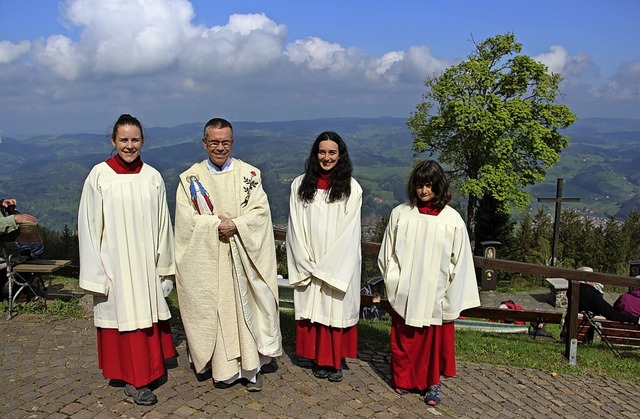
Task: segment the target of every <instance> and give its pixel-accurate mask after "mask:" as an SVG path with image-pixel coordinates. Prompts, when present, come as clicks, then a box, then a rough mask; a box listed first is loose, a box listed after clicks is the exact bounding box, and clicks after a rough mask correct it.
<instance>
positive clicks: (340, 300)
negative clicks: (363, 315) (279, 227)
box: [286, 175, 362, 328]
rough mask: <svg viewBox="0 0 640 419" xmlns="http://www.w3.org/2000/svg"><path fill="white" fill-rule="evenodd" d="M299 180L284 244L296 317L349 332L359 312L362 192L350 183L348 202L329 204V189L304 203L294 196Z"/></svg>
mask: <svg viewBox="0 0 640 419" xmlns="http://www.w3.org/2000/svg"><path fill="white" fill-rule="evenodd" d="M302 178H303V175H302V176H299V177H297V178H296V179H294V181H293V182H292V184H291V197H290V200H289V209H290V213H289V226H288V229H287V239H286V246H287V266H288V271H289V283H290V284H291V285H293V286H294V294H293V297H294V305H295V318H296V320H301V319H308V320H310V321H312V322H314V323H320V324H323V325H325V326H332V327H340V328H346V327H350V326H353V325H355V324H356V323H357V322H358V317H359V311H360V270H361V261H362V257H361V245H360V242H361V232H360V230H361V227H360V211H361V207H362V188H361V187H360V185H359V184H358V182H356V180H355V179H353V178H352V179H351V195H350V196H349V198H347V199H346V200H341V201H337V202H333V203H328V202H327V196H328V192H329V190H323V189H318V190H317V192H316V195H315V197H314V200H313V202H310V203H304V202H302V201H300V200H299V199H298V196H297V192H298V188H299V187H300V182H301V181H302Z"/></svg>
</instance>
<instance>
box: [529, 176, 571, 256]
mask: <svg viewBox="0 0 640 419" xmlns="http://www.w3.org/2000/svg"><path fill="white" fill-rule="evenodd" d="M538 202H555V203H556V214H555V217H554V219H553V243H552V244H551V266H556V265H557V263H558V253H557V252H558V236H559V235H560V214H561V210H562V203H563V202H580V198H563V197H562V178H558V184H557V187H556V197H555V198H538Z"/></svg>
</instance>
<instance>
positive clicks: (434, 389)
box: [424, 384, 442, 406]
mask: <svg viewBox="0 0 640 419" xmlns="http://www.w3.org/2000/svg"><path fill="white" fill-rule="evenodd" d="M441 401H442V389H441V388H440V384H436V385H433V386H430V387H429V388H428V389H427V393H426V394H425V395H424V402H425V403H426V404H428V405H429V406H437V405H439V404H440V402H441Z"/></svg>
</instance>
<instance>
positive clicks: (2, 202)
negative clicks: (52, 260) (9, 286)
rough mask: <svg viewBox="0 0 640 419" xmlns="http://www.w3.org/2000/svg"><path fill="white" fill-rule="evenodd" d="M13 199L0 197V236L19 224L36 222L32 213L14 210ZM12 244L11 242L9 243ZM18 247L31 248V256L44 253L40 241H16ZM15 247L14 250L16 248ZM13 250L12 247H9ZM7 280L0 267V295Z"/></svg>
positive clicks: (14, 203) (14, 201) (15, 228)
mask: <svg viewBox="0 0 640 419" xmlns="http://www.w3.org/2000/svg"><path fill="white" fill-rule="evenodd" d="M16 204H17V202H16V200H15V199H6V198H5V199H0V236H2V235H5V234H8V233H11V232H12V231H14V230H17V229H18V228H19V227H20V224H38V220H37V219H36V217H34V216H33V215H29V214H20V213H18V212H17V211H16ZM10 244H13V243H10ZM18 246H19V247H18V248H28V249H30V250H31V257H34V258H35V257H39V256H41V255H42V253H44V246H43V244H42V243H18ZM18 248H16V249H15V250H18ZM11 250H13V249H11ZM0 262H2V264H3V265H4V260H3V259H2V254H1V253H0ZM6 282H7V274H6V272H5V267H4V266H2V269H0V295H2V293H3V290H4V287H5V285H6Z"/></svg>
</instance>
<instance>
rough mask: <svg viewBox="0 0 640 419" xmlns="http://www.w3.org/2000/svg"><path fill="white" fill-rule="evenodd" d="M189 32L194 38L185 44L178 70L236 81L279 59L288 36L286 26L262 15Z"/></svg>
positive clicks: (232, 16) (233, 16)
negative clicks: (237, 78)
mask: <svg viewBox="0 0 640 419" xmlns="http://www.w3.org/2000/svg"><path fill="white" fill-rule="evenodd" d="M190 32H191V33H194V34H196V35H197V36H194V37H192V38H191V39H189V40H188V43H186V44H187V45H186V46H185V49H184V50H183V52H182V53H181V56H180V66H181V68H182V69H183V70H184V71H185V72H188V73H192V72H193V73H196V74H198V75H200V76H201V77H202V78H205V79H210V78H211V77H212V76H227V77H237V76H239V75H247V74H253V73H255V72H257V71H260V70H261V69H264V68H265V67H267V66H268V65H269V64H271V63H272V62H274V61H277V60H279V59H281V58H282V49H283V45H284V43H285V41H286V36H287V29H286V26H285V25H278V24H276V23H275V22H273V21H272V20H270V19H269V18H268V17H267V16H265V15H264V14H249V15H239V14H234V15H231V16H230V17H229V22H228V23H227V24H226V25H224V26H214V27H212V28H210V29H207V28H198V30H196V28H194V29H193V30H191V31H190Z"/></svg>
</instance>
